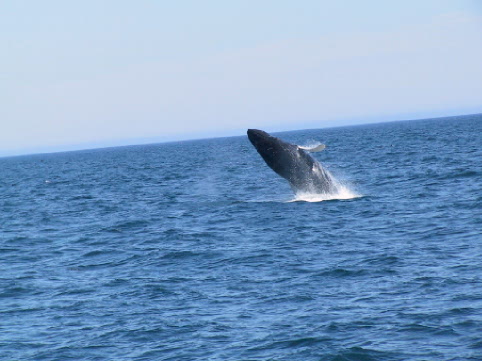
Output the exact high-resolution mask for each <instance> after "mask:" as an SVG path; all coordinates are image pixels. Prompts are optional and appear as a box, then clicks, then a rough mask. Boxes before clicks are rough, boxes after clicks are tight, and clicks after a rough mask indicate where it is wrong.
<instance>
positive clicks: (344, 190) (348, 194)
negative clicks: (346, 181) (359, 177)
mask: <svg viewBox="0 0 482 361" xmlns="http://www.w3.org/2000/svg"><path fill="white" fill-rule="evenodd" d="M337 188H338V191H337V192H335V193H306V192H299V193H296V194H295V197H294V198H293V199H292V200H290V201H289V202H322V201H329V200H334V199H353V198H359V197H361V195H360V194H358V193H356V192H355V191H353V190H352V189H350V188H349V187H348V186H346V185H343V184H339V185H338V187H337Z"/></svg>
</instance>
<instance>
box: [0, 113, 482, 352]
mask: <svg viewBox="0 0 482 361" xmlns="http://www.w3.org/2000/svg"><path fill="white" fill-rule="evenodd" d="M277 136H279V137H280V138H282V139H284V140H286V141H289V142H292V143H297V144H307V143H310V142H311V143H313V142H317V141H321V142H323V143H325V144H327V149H326V150H325V151H323V152H321V153H316V154H314V156H315V157H316V158H317V159H318V160H320V161H321V162H322V164H323V165H324V166H325V167H326V168H327V169H328V170H329V171H330V172H331V173H332V174H333V175H334V176H335V177H336V178H337V179H338V180H339V181H340V182H341V183H343V184H344V185H345V187H346V192H345V194H343V195H340V197H339V198H343V199H332V200H324V201H320V200H321V199H306V201H303V200H302V199H296V198H295V197H294V196H293V194H292V191H291V189H290V188H289V185H288V183H287V182H286V181H285V180H284V179H282V178H280V177H278V176H277V175H276V174H275V173H274V172H273V171H272V170H271V169H269V168H268V166H266V164H265V163H264V162H263V160H262V159H261V157H260V156H259V155H258V153H257V152H256V150H255V149H254V148H253V147H252V146H251V144H250V143H249V141H248V139H247V137H246V136H242V137H231V138H221V139H210V140H197V141H185V142H176V143H165V144H155V145H144V146H130V147H121V148H109V149H100V150H86V151H78V152H68V153H56V154H42V155H31V156H22V157H11V158H2V159H0V209H1V213H0V266H1V268H0V359H1V360H176V361H182V360H185V361H192V360H212V361H213V360H219V361H221V360H223V361H226V360H233V361H234V360H236V361H238V360H290V361H291V360H305V361H306V360H333V361H345V360H350V361H355V360H356V361H362V360H437V361H439V360H482V115H473V116H461V117H452V118H445V119H432V120H421V121H407V122H393V123H384V124H373V125H363V126H354V127H343V128H331V129H319V130H303V131H296V132H287V133H280V134H277ZM333 198H337V197H333ZM317 200H318V201H317Z"/></svg>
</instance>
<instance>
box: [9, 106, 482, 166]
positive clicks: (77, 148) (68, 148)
mask: <svg viewBox="0 0 482 361" xmlns="http://www.w3.org/2000/svg"><path fill="white" fill-rule="evenodd" d="M475 115H482V112H481V113H467V114H457V115H445V116H436V117H429V118H425V117H423V118H411V119H394V120H385V121H383V120H382V121H368V122H366V123H346V124H343V125H327V126H322V127H318V128H311V127H308V128H302V129H283V130H279V131H277V130H270V132H271V133H277V134H279V133H287V132H293V131H304V130H318V129H333V128H345V127H356V126H366V125H370V124H384V123H397V122H410V121H417V120H437V119H447V118H457V117H469V116H475ZM341 121H343V120H341ZM346 121H348V122H350V121H349V120H346ZM305 124H306V123H305ZM266 128H268V129H270V128H272V127H270V126H267V127H266ZM237 131H238V129H235V130H231V131H229V130H227V131H225V133H232V132H237ZM241 136H243V134H230V135H227V134H226V135H218V136H199V137H194V138H186V137H183V136H182V135H180V136H178V138H177V139H169V140H168V139H164V140H161V139H162V138H167V137H162V136H157V137H156V136H155V137H142V138H130V139H126V138H124V139H117V140H104V141H100V142H98V143H104V144H99V145H97V146H96V145H94V144H96V143H97V142H91V143H89V142H86V143H80V144H66V145H59V146H45V147H38V148H39V151H38V152H36V151H33V150H32V151H29V150H27V149H25V150H24V151H22V150H19V151H18V152H17V151H12V154H8V151H7V152H6V154H1V153H0V159H2V158H14V157H26V156H34V155H47V154H56V153H72V152H82V151H89V150H102V149H112V148H123V147H135V146H142V145H155V144H168V143H177V142H189V141H197V140H208V139H221V138H231V137H241ZM168 137H169V138H176V135H173V136H172V137H170V136H168ZM188 137H189V136H188ZM156 138H157V140H156ZM135 142H138V143H135ZM108 143H118V144H111V145H109V144H108ZM126 143H127V144H126ZM42 148H44V150H40V149H42ZM49 148H51V149H52V148H64V149H63V150H62V149H57V150H54V149H52V150H48V149H49ZM72 148H73V149H72Z"/></svg>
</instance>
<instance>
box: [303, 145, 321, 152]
mask: <svg viewBox="0 0 482 361" xmlns="http://www.w3.org/2000/svg"><path fill="white" fill-rule="evenodd" d="M298 148H300V149H303V150H306V151H307V152H311V153H315V152H321V151H322V150H323V149H325V148H326V145H324V144H319V145H317V146H316V147H301V146H298Z"/></svg>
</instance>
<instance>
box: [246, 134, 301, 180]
mask: <svg viewBox="0 0 482 361" xmlns="http://www.w3.org/2000/svg"><path fill="white" fill-rule="evenodd" d="M248 138H249V140H250V142H251V143H252V144H253V146H254V147H255V148H256V150H257V151H258V153H259V154H260V155H261V157H262V158H263V159H264V161H265V162H266V164H267V165H269V166H270V168H271V169H273V170H274V171H275V172H276V173H278V174H279V175H280V176H282V177H284V178H286V179H291V178H292V173H293V172H294V171H295V169H296V168H297V167H296V163H297V158H299V156H300V150H299V148H298V146H296V145H293V144H290V143H286V142H284V141H282V140H281V139H278V138H276V137H273V136H271V135H269V134H268V133H266V132H265V131H262V130H258V129H248Z"/></svg>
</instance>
